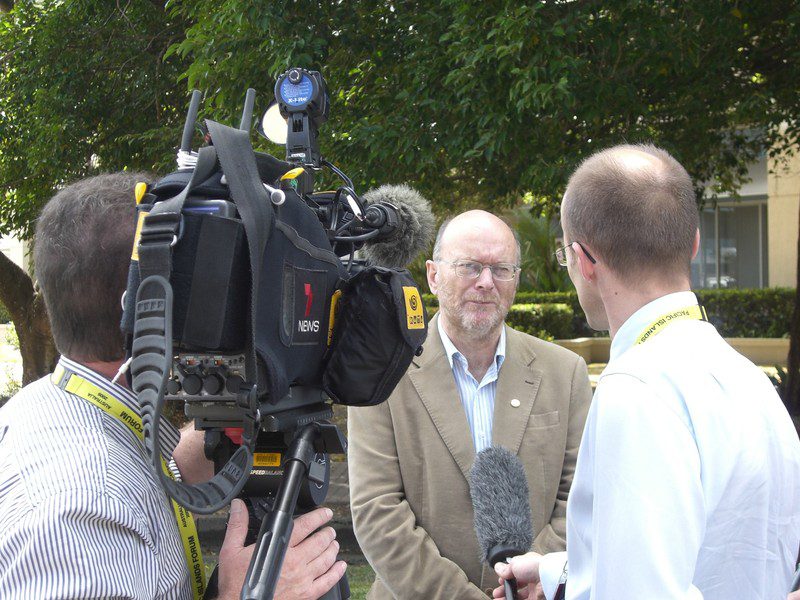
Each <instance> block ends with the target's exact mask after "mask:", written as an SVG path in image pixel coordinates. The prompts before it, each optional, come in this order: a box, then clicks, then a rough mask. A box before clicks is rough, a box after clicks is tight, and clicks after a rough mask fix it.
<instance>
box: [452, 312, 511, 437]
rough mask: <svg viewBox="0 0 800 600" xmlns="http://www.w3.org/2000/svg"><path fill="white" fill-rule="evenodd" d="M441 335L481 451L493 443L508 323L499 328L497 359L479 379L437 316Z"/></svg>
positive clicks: (470, 426)
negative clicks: (474, 375)
mask: <svg viewBox="0 0 800 600" xmlns="http://www.w3.org/2000/svg"><path fill="white" fill-rule="evenodd" d="M437 324H438V326H439V335H440V336H441V338H442V345H444V350H445V353H446V354H447V360H448V361H449V362H450V368H451V369H452V371H453V378H454V379H455V382H456V389H458V395H459V396H460V397H461V406H463V407H464V412H465V413H466V414H467V422H468V423H469V429H470V432H471V433H472V443H473V445H474V446H475V452H480V451H481V450H483V449H484V448H487V447H488V446H491V445H492V420H493V417H494V395H495V392H496V391H497V378H498V376H499V375H500V367H501V366H502V365H503V361H504V360H505V358H506V329H505V326H504V327H503V328H502V330H501V331H500V340H499V341H498V342H497V350H496V351H495V353H494V360H493V361H492V364H491V365H489V369H488V370H487V371H486V374H485V375H484V376H483V379H481V381H480V382H478V381H477V380H476V379H475V378H474V377H473V376H472V373H470V372H469V365H468V364H467V359H466V357H465V356H464V355H463V354H461V352H459V351H458V348H456V347H455V346H454V345H453V342H451V341H450V338H449V337H447V334H446V333H445V331H444V328H443V327H442V320H441V319H438V320H437Z"/></svg>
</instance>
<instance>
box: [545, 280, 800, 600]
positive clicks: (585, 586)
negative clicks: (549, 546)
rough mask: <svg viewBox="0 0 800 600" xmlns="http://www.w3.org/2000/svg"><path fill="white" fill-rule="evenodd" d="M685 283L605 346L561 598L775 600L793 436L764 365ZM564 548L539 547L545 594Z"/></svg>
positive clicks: (793, 473)
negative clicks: (680, 315) (726, 336)
mask: <svg viewBox="0 0 800 600" xmlns="http://www.w3.org/2000/svg"><path fill="white" fill-rule="evenodd" d="M696 304H697V298H696V297H695V296H694V294H692V293H691V292H678V293H674V294H669V295H666V296H663V297H661V298H659V299H657V300H654V301H653V302H651V303H649V304H647V305H645V306H644V307H642V308H641V309H639V310H638V311H637V312H636V313H634V314H633V315H632V316H631V317H630V318H629V319H628V320H627V321H626V322H625V323H624V324H623V326H622V327H621V328H620V330H619V331H618V332H617V335H616V336H615V337H614V341H613V343H612V345H611V360H610V362H609V363H608V366H607V367H606V369H605V371H603V374H602V376H601V377H600V382H599V384H598V386H597V391H596V392H595V395H594V400H593V401H592V406H591V409H590V410H589V416H588V418H587V420H586V428H585V430H584V433H583V440H582V442H581V447H580V451H579V453H578V463H577V467H576V469H575V478H574V479H573V482H572V490H571V491H570V495H569V501H568V504H567V554H568V555H569V577H568V579H567V590H566V591H567V600H605V599H607V598H613V599H614V600H645V599H646V600H730V599H731V598H747V600H779V599H781V598H785V597H786V593H787V591H788V587H789V582H790V580H791V577H792V571H793V568H794V560H795V557H796V555H797V547H798V540H800V511H798V507H800V442H799V441H798V439H797V433H796V432H795V430H794V426H793V425H792V422H791V420H790V419H789V415H788V414H787V412H786V409H785V408H784V407H783V404H782V403H781V401H780V399H779V398H778V395H777V394H776V393H775V390H774V389H773V387H772V385H771V384H770V382H769V380H768V379H767V378H766V376H765V375H764V373H762V372H761V370H760V369H759V368H758V367H756V366H754V365H753V364H752V363H751V362H750V361H748V360H747V359H746V358H744V357H743V356H741V355H739V354H737V353H736V352H735V351H734V350H733V348H731V347H730V346H729V345H728V344H727V343H725V340H723V339H722V338H721V337H720V336H719V334H718V333H717V332H716V330H715V329H714V327H713V326H712V325H711V324H710V323H706V322H703V321H699V320H683V321H675V322H672V323H671V324H669V325H668V326H666V327H665V328H663V329H662V330H661V331H660V332H659V333H658V334H657V335H655V336H653V337H652V338H651V339H650V340H648V341H647V342H645V343H643V344H640V345H637V344H636V340H637V339H638V338H639V336H640V335H641V333H642V331H643V330H646V329H647V328H648V327H649V325H650V324H651V323H653V322H654V321H656V320H657V319H659V317H661V316H663V315H667V314H669V313H670V312H673V311H676V310H677V309H680V308H683V307H687V306H691V305H696ZM563 565H564V554H563V553H556V554H548V555H547V556H545V557H544V559H543V561H542V564H541V568H540V574H541V578H542V584H543V588H544V592H545V594H546V597H547V598H552V597H553V591H554V590H555V587H556V583H557V581H558V578H559V576H560V574H561V572H562V568H563Z"/></svg>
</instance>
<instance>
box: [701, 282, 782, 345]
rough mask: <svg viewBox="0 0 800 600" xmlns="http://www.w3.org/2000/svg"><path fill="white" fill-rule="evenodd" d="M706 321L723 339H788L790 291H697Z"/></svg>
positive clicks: (770, 289)
mask: <svg viewBox="0 0 800 600" xmlns="http://www.w3.org/2000/svg"><path fill="white" fill-rule="evenodd" d="M696 293H697V297H698V299H699V300H700V304H702V305H703V306H704V307H705V309H706V312H707V313H708V319H709V321H711V322H712V323H714V325H715V326H716V328H717V330H718V331H719V332H720V334H721V335H722V336H724V337H767V338H778V337H788V335H789V322H790V319H791V316H792V308H793V307H794V290H793V289H788V288H766V289H744V290H725V289H723V290H698V291H697V292H696Z"/></svg>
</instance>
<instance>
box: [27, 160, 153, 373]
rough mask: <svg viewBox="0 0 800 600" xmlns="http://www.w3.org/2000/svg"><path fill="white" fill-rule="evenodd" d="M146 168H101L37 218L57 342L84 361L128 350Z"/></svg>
mask: <svg viewBox="0 0 800 600" xmlns="http://www.w3.org/2000/svg"><path fill="white" fill-rule="evenodd" d="M151 180H152V177H151V176H149V175H147V174H144V173H115V174H109V175H98V176H96V177H91V178H89V179H84V180H82V181H78V182H77V183H73V184H72V185H69V186H67V187H65V188H64V189H63V190H61V191H60V192H58V193H57V194H56V195H55V196H54V197H53V198H52V199H51V200H50V201H49V202H48V203H47V205H46V206H45V207H44V210H42V214H41V216H40V217H39V219H38V222H37V224H36V237H35V242H34V252H33V256H34V269H35V273H36V278H37V280H38V282H39V287H40V289H41V290H42V293H43V295H44V300H45V305H46V306H47V313H48V316H49V317H50V325H51V328H52V332H53V338H54V339H55V342H56V347H57V348H58V351H59V352H60V353H61V354H65V355H67V356H69V357H71V358H77V359H81V360H84V361H112V360H118V359H119V358H121V357H122V356H123V355H124V350H123V337H122V333H121V332H120V319H121V316H122V308H121V306H120V299H121V296H122V293H123V292H124V291H125V287H126V282H127V278H128V267H129V265H130V258H131V250H132V246H133V237H134V232H135V229H136V202H135V199H134V188H135V186H136V183H137V182H140V181H142V182H145V183H148V182H150V181H151Z"/></svg>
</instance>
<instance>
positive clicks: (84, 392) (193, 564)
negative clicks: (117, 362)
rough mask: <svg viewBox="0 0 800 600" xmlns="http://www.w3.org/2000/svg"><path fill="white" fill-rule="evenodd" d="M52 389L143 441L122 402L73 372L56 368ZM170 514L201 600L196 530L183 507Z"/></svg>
mask: <svg viewBox="0 0 800 600" xmlns="http://www.w3.org/2000/svg"><path fill="white" fill-rule="evenodd" d="M50 380H51V381H52V382H53V384H54V385H56V386H57V387H60V388H61V389H63V390H65V391H67V392H69V393H70V394H75V395H76V396H78V397H79V398H83V399H84V400H86V401H87V402H89V403H90V404H93V405H94V406H96V407H97V408H100V409H102V410H104V411H105V412H107V413H108V414H109V415H111V416H112V417H114V418H115V419H117V420H118V421H120V422H121V423H124V424H125V425H127V426H128V429H130V430H131V431H132V432H133V433H134V435H136V437H137V438H139V440H142V439H144V430H143V429H142V420H141V419H140V418H139V415H138V414H136V413H134V412H132V411H131V410H130V409H128V408H127V407H126V406H125V405H124V404H123V403H122V402H120V401H119V400H117V399H116V398H114V396H112V395H111V394H109V393H108V392H105V391H103V390H102V389H100V388H99V387H97V386H96V385H95V384H93V383H92V382H91V381H89V380H87V379H85V378H84V377H81V376H80V375H78V374H77V373H75V372H74V371H70V370H69V369H67V368H66V367H64V366H63V365H61V364H59V365H57V366H56V369H55V371H53V374H52V376H51V378H50ZM161 468H162V469H163V470H164V473H166V474H167V475H169V477H171V478H172V479H175V475H174V474H173V473H172V471H170V469H169V467H168V466H167V461H166V460H165V459H164V457H163V455H162V456H161ZM172 510H173V511H174V512H175V520H176V521H177V523H178V531H179V533H180V535H181V542H182V543H183V552H184V554H185V555H186V564H187V565H188V566H189V574H190V579H191V582H192V591H193V592H194V598H195V600H201V599H202V598H203V594H204V593H205V588H206V572H205V567H204V565H203V555H202V553H201V551H200V540H199V538H198V537H197V527H195V524H194V517H192V513H190V512H189V511H188V510H186V509H185V508H184V507H183V506H181V505H180V504H178V503H177V502H175V500H173V501H172Z"/></svg>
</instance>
